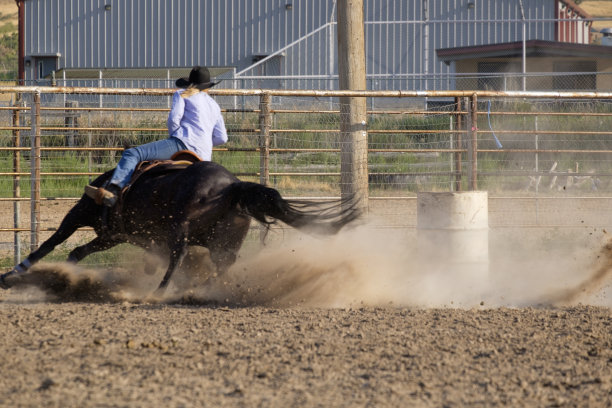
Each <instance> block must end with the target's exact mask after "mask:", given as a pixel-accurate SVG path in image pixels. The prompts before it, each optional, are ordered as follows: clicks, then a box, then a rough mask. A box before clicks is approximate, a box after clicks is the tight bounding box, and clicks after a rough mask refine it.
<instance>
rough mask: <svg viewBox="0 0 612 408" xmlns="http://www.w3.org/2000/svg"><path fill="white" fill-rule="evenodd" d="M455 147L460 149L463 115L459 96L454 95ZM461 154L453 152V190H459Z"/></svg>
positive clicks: (461, 144)
mask: <svg viewBox="0 0 612 408" xmlns="http://www.w3.org/2000/svg"><path fill="white" fill-rule="evenodd" d="M454 120H455V130H457V133H456V135H455V148H456V149H461V147H462V146H463V140H462V137H461V130H462V129H463V116H462V115H461V98H460V97H455V117H454ZM462 156H463V155H462V154H461V152H457V153H455V172H456V174H455V191H461V172H462V170H463V169H462Z"/></svg>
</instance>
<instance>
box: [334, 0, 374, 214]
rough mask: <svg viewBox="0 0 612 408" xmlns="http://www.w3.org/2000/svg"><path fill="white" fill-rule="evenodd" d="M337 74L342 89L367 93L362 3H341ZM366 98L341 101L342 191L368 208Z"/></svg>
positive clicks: (347, 0) (351, 0)
mask: <svg viewBox="0 0 612 408" xmlns="http://www.w3.org/2000/svg"><path fill="white" fill-rule="evenodd" d="M337 4H338V6H337V8H338V75H339V80H340V89H341V90H365V89H366V78H365V46H364V35H363V0H338V3H337ZM366 119H367V117H366V99H365V98H363V97H341V98H340V142H341V146H340V174H341V175H340V192H341V195H342V197H349V196H351V195H353V194H355V195H356V196H357V197H358V198H359V199H360V207H362V209H363V210H364V211H367V207H368V135H367V132H366Z"/></svg>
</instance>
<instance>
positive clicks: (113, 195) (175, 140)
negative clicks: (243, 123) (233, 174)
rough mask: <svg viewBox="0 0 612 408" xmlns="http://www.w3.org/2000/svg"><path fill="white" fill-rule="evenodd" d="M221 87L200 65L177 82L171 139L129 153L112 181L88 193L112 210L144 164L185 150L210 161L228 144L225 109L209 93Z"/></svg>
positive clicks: (125, 155)
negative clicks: (122, 191)
mask: <svg viewBox="0 0 612 408" xmlns="http://www.w3.org/2000/svg"><path fill="white" fill-rule="evenodd" d="M217 84H218V82H211V80H210V73H209V71H208V69H207V68H205V67H199V66H196V67H193V69H192V70H191V72H190V73H189V77H188V78H179V79H177V80H176V86H177V87H178V88H181V89H179V90H178V91H176V92H175V93H174V95H173V96H172V107H171V109H170V114H169V115H168V134H169V137H168V138H167V139H164V140H158V141H156V142H151V143H146V144H144V145H141V146H137V147H132V148H130V149H127V150H125V151H124V152H123V154H122V156H121V160H119V163H118V164H117V168H116V169H115V171H114V173H113V176H112V177H111V179H110V181H109V182H108V183H107V184H106V185H105V186H104V187H100V188H97V187H94V186H90V185H87V186H85V194H87V195H88V196H89V197H91V198H93V199H94V200H96V202H97V203H99V204H100V203H101V204H104V205H105V206H107V207H112V206H113V205H115V203H116V202H117V197H118V195H119V193H120V191H121V190H122V189H123V187H125V186H126V185H127V184H128V182H129V181H130V177H131V176H132V173H134V169H135V168H136V166H137V165H138V163H139V162H141V161H145V160H168V159H170V158H171V157H172V155H173V154H174V153H177V152H179V151H181V150H189V151H191V152H193V153H195V154H196V155H198V156H199V157H200V158H201V159H202V160H207V161H210V160H211V156H212V148H213V146H217V145H220V144H224V143H226V142H227V130H226V129H225V122H224V121H223V116H222V115H221V108H220V107H219V105H218V104H217V102H215V101H214V100H213V98H211V97H210V95H208V93H207V92H206V90H207V89H209V88H211V87H213V86H215V85H217Z"/></svg>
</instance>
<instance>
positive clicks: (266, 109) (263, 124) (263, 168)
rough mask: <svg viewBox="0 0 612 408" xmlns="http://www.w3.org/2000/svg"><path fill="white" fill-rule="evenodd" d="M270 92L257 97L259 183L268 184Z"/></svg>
mask: <svg viewBox="0 0 612 408" xmlns="http://www.w3.org/2000/svg"><path fill="white" fill-rule="evenodd" d="M270 124H271V120H270V94H267V93H265V94H262V95H261V97H260V99H259V183H260V184H263V185H264V186H268V185H270Z"/></svg>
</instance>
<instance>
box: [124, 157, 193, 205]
mask: <svg viewBox="0 0 612 408" xmlns="http://www.w3.org/2000/svg"><path fill="white" fill-rule="evenodd" d="M201 161H202V159H201V158H200V157H199V156H198V155H197V154H195V153H194V152H191V151H189V150H181V151H178V152H176V153H174V154H173V155H172V157H170V160H151V161H141V162H140V163H138V165H137V166H136V169H135V170H134V173H133V174H132V177H131V178H130V182H129V183H128V184H127V185H126V186H125V187H124V188H123V189H122V190H121V194H120V195H121V196H123V195H125V193H126V192H127V191H128V190H129V189H130V187H131V186H132V185H133V184H134V183H135V182H136V180H138V179H139V178H140V177H141V176H142V175H143V174H145V173H147V172H151V171H152V170H154V169H155V170H158V171H174V170H183V169H185V168H186V167H187V166H191V165H192V164H193V163H197V162H201ZM118 198H119V201H121V197H118Z"/></svg>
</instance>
